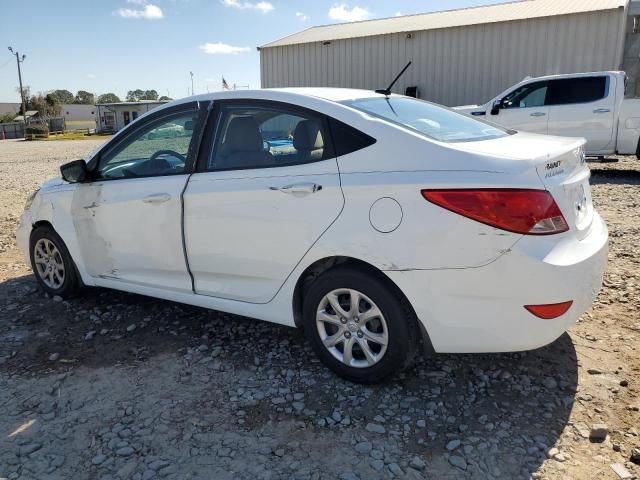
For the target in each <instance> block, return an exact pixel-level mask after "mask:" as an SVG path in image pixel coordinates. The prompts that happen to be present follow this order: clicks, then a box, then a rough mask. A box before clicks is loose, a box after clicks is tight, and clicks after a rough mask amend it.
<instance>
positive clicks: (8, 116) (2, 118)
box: [0, 113, 16, 123]
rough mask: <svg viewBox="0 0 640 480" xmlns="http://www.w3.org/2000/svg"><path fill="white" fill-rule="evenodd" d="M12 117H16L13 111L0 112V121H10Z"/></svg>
mask: <svg viewBox="0 0 640 480" xmlns="http://www.w3.org/2000/svg"><path fill="white" fill-rule="evenodd" d="M14 118H16V114H15V113H1V114H0V123H8V122H12V121H13V119H14Z"/></svg>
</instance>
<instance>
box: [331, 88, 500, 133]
mask: <svg viewBox="0 0 640 480" xmlns="http://www.w3.org/2000/svg"><path fill="white" fill-rule="evenodd" d="M342 103H343V104H344V105H348V106H350V107H353V108H355V109H357V110H361V111H363V112H366V113H368V114H371V115H375V116H377V117H381V118H384V119H385V120H389V121H391V122H394V123H397V124H400V125H402V126H404V127H408V128H410V129H412V130H416V131H418V132H420V133H422V134H424V135H426V136H427V137H429V138H433V139H434V140H438V141H440V142H474V141H478V140H489V139H492V138H500V137H504V136H506V135H509V134H510V133H512V132H511V131H509V130H505V129H503V128H500V127H498V126H495V125H492V124H489V123H486V122H482V121H480V120H476V119H475V118H471V117H468V116H466V115H463V114H461V113H457V112H454V111H453V110H449V109H448V108H445V107H441V106H438V105H435V104H433V103H429V102H425V101H422V100H417V99H415V98H407V97H380V98H362V99H359V100H349V101H345V102H342Z"/></svg>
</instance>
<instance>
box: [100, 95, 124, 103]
mask: <svg viewBox="0 0 640 480" xmlns="http://www.w3.org/2000/svg"><path fill="white" fill-rule="evenodd" d="M119 101H120V98H119V97H118V96H117V95H116V94H115V93H103V94H102V95H100V96H99V97H98V103H118V102H119Z"/></svg>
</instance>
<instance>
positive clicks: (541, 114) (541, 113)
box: [530, 112, 546, 117]
mask: <svg viewBox="0 0 640 480" xmlns="http://www.w3.org/2000/svg"><path fill="white" fill-rule="evenodd" d="M545 115H546V113H544V112H533V113H532V114H530V116H532V117H544V116H545Z"/></svg>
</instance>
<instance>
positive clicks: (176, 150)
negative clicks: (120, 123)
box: [98, 111, 198, 179]
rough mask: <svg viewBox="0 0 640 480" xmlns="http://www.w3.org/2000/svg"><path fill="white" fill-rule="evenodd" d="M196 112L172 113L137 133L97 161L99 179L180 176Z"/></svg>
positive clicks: (195, 119)
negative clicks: (98, 163)
mask: <svg viewBox="0 0 640 480" xmlns="http://www.w3.org/2000/svg"><path fill="white" fill-rule="evenodd" d="M197 117H198V112H196V111H193V112H188V113H180V114H174V115H171V116H167V117H164V118H162V119H159V120H156V121H152V122H150V123H149V124H148V125H146V126H144V127H142V128H140V129H138V130H136V131H135V132H134V133H132V134H131V135H130V136H128V137H127V138H126V139H125V140H124V141H123V142H122V143H120V144H119V145H117V146H116V147H115V149H113V150H111V151H110V152H108V153H107V154H106V155H105V156H104V157H102V158H101V159H100V165H99V167H98V177H99V178H106V179H113V178H132V177H133V178H135V177H149V176H156V175H171V174H177V173H183V172H184V171H185V165H186V162H187V157H188V155H189V147H190V145H191V141H192V138H193V136H194V135H193V133H194V125H196V123H197Z"/></svg>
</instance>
